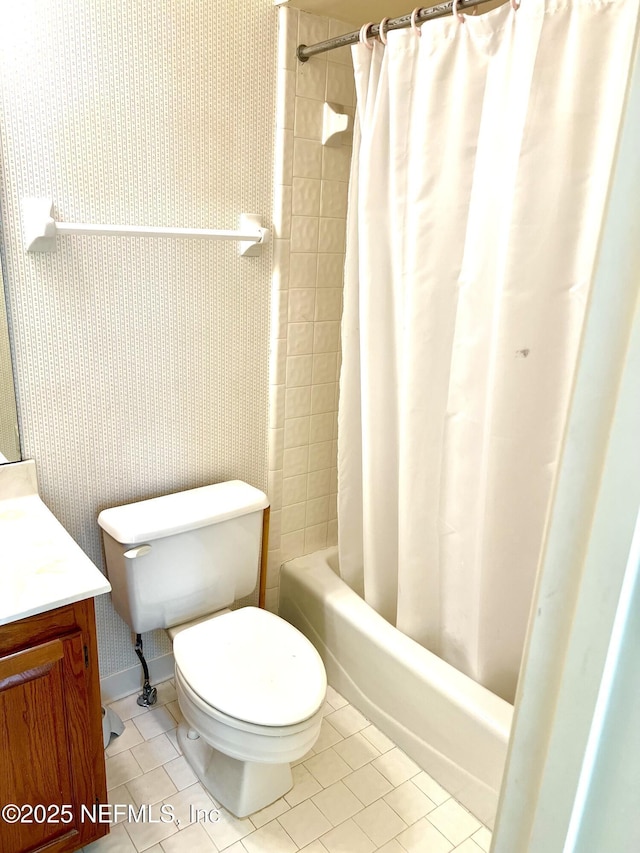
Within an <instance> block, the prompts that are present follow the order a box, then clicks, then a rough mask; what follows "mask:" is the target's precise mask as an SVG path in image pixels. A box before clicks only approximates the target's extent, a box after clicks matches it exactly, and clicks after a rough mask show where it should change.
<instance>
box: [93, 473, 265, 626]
mask: <svg viewBox="0 0 640 853" xmlns="http://www.w3.org/2000/svg"><path fill="white" fill-rule="evenodd" d="M268 505H269V502H268V500H267V497H266V495H265V494H264V493H263V492H261V491H259V490H258V489H255V488H253V486H249V485H248V484H247V483H243V482H241V481H240V480H232V481H230V482H226V483H217V484H215V485H212V486H202V487H201V488H198V489H190V490H189V491H184V492H177V493H175V494H171V495H164V496H162V497H159V498H151V499H150V500H146V501H138V502H137V503H132V504H127V505H125V506H118V507H113V508H111V509H105V510H103V511H102V512H101V513H100V515H99V516H98V524H99V525H100V527H101V528H102V535H103V539H104V548H105V557H106V564H107V574H108V576H109V581H110V582H111V590H112V591H111V597H112V601H113V605H114V607H115V609H116V611H117V612H118V613H119V614H120V616H122V618H123V619H124V621H125V622H126V623H127V624H128V625H129V626H130V627H131V629H132V631H134V633H136V634H143V633H144V632H145V631H151V630H153V629H155V628H170V627H172V626H174V625H179V624H181V623H183V622H188V621H190V620H191V619H197V618H198V617H200V616H206V615H207V614H209V613H215V612H216V611H217V610H222V609H223V608H225V607H228V606H229V605H230V604H232V603H233V602H234V601H236V600H237V599H239V598H243V597H244V596H246V595H249V594H250V593H251V592H252V591H253V590H254V589H255V587H256V584H257V581H258V576H259V571H260V557H261V550H262V528H263V513H264V510H265V509H266V507H267V506H268Z"/></svg>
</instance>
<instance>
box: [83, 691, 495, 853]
mask: <svg viewBox="0 0 640 853" xmlns="http://www.w3.org/2000/svg"><path fill="white" fill-rule="evenodd" d="M135 699H136V697H135V695H132V696H128V697H124V698H123V699H120V700H117V701H116V702H113V703H111V705H110V707H111V708H112V709H113V710H114V711H115V712H116V713H117V714H118V715H119V716H121V718H122V719H123V722H124V723H125V733H124V734H123V736H126V737H127V738H128V740H127V741H126V743H129V742H130V741H131V743H130V745H129V746H128V747H127V748H124V749H122V750H119V749H118V748H117V746H115V744H117V741H114V743H113V744H112V746H115V751H114V749H111V752H109V751H107V778H108V787H109V790H110V791H115V790H117V791H118V795H119V798H120V799H125V793H126V798H127V800H128V801H130V802H131V803H134V804H135V803H140V806H143V805H145V806H146V807H149V808H150V809H151V811H152V813H153V810H154V809H155V810H159V809H160V808H161V807H163V806H164V807H166V806H171V805H176V806H179V807H180V808H182V807H183V805H184V802H185V796H189V797H192V798H196V799H197V798H199V801H200V802H202V803H210V804H211V806H213V798H212V797H210V796H209V795H208V794H207V793H206V792H205V790H204V788H203V787H202V785H201V783H200V782H199V781H198V779H197V778H196V776H195V774H193V772H192V771H191V769H190V768H189V766H188V764H187V763H186V760H184V758H183V756H182V753H181V750H180V749H179V745H178V743H177V741H176V739H175V732H176V726H177V724H178V723H179V722H180V719H179V718H180V712H179V708H178V705H177V696H176V691H175V684H174V682H173V680H169V681H167V682H164V683H163V684H161V685H158V704H157V705H156V706H154V707H153V708H140V707H139V706H137V704H136V701H135ZM170 705H171V708H169V707H168V706H170ZM332 717H333V720H332V719H331V718H332ZM347 742H348V743H347ZM376 742H377V744H378V745H376ZM345 744H346V745H345ZM378 747H381V748H378ZM136 755H137V756H138V758H139V759H140V761H138V760H136ZM180 758H183V763H182V764H180V762H179V759H180ZM140 762H142V764H144V765H146V766H147V769H146V770H145V769H144V767H143V766H142V764H141V763H140ZM172 762H178V765H177V766H176V765H175V764H174V767H173V768H172V769H173V770H174V775H172V773H171V772H169V771H168V770H167V769H166V767H167V765H168V764H170V763H172ZM159 771H162V772H159ZM314 771H315V772H314ZM293 772H294V786H293V788H292V789H291V790H290V791H289V792H288V793H287V794H286V795H285V796H284V797H283V798H281V799H280V800H278V801H277V804H272V805H271V806H267V807H266V809H263V810H262V812H257V813H256V815H255V817H256V821H255V823H254V822H253V821H252V820H251V817H249V818H245V819H244V820H243V821H238V820H237V819H236V818H234V817H233V816H232V815H229V813H228V812H226V811H225V810H224V809H223V808H222V807H220V809H219V811H220V819H219V821H218V822H217V823H215V824H214V823H212V824H200V826H201V827H203V831H204V833H205V834H206V838H205V836H203V835H202V831H201V830H191V827H192V826H194V824H190V825H189V824H188V823H187V822H186V821H185V822H184V823H183V825H181V826H179V827H177V826H175V825H174V824H171V825H169V824H161V823H155V824H154V823H148V824H147V825H144V824H136V823H135V822H132V823H127V822H125V821H121V822H119V823H118V824H117V825H115V826H114V830H116V831H115V832H113V833H112V834H111V835H110V836H106V838H104V839H101V840H100V841H98V842H94V843H93V844H91V845H89V846H88V847H86V848H85V850H86V851H87V853H112V851H116V850H117V851H118V853H119V851H121V850H122V853H182V851H183V850H184V851H186V850H187V849H191V848H190V847H189V845H190V844H191V838H192V836H194V833H195V834H197V835H198V838H199V841H200V842H203V843H204V844H205V846H203V847H198V850H199V851H200V849H202V851H203V853H204V851H205V850H209V851H211V853H219V851H228V853H297V851H299V850H302V848H303V847H304V848H305V849H306V847H307V846H308V845H311V846H310V847H309V851H310V853H325V851H326V853H334V851H335V850H338V849H340V850H344V849H349V851H350V853H375V851H385V853H386V851H395V853H398V851H400V850H402V851H403V853H414V851H415V850H417V849H418V846H416V845H418V844H419V845H420V849H423V845H422V844H421V839H420V838H418V836H419V835H420V834H421V833H426V834H427V835H428V836H429V838H430V844H431V846H432V847H433V850H434V851H436V853H456V851H457V850H458V849H459V848H460V846H461V845H464V847H463V849H462V850H461V851H460V853H472V851H473V850H474V848H477V850H478V851H481V853H482V851H483V850H485V848H486V850H488V849H489V844H490V838H491V835H490V832H489V830H488V829H487V828H486V827H483V825H482V824H481V822H480V821H478V820H477V819H476V818H475V817H474V816H473V815H471V814H470V813H469V812H468V811H467V810H466V809H465V808H464V807H463V806H462V805H461V804H459V803H458V802H457V801H456V800H455V798H453V797H452V796H451V795H450V794H449V793H448V792H446V791H445V790H444V789H443V788H442V787H441V786H440V785H438V783H437V782H435V780H433V779H432V778H431V777H430V776H429V775H428V774H427V773H425V771H423V770H421V768H420V767H419V766H418V765H417V764H415V762H413V761H412V760H411V759H410V758H409V757H408V756H407V755H406V754H405V753H404V752H403V751H402V750H401V749H400V748H399V747H398V746H396V745H395V744H394V743H393V742H392V741H390V740H389V739H388V738H386V736H385V735H383V734H382V733H381V732H380V731H379V730H378V729H377V728H376V727H375V726H374V725H373V724H371V723H370V722H369V720H367V719H366V717H364V715H362V714H361V713H360V712H359V711H358V710H357V709H356V708H354V707H353V706H352V705H350V703H349V702H347V701H346V700H345V699H344V698H343V697H342V696H340V694H338V693H337V692H336V691H335V690H333V689H332V688H329V690H328V693H327V700H326V704H325V710H324V717H323V724H322V729H321V733H320V736H319V738H318V741H317V743H316V746H315V748H314V749H312V750H311V751H310V752H309V753H308V754H307V755H305V756H303V758H302V759H300V761H299V762H297V763H296V764H295V765H294V769H293ZM132 774H133V775H132ZM180 774H182V775H180ZM176 780H177V781H176ZM414 780H420V781H421V782H422V783H423V784H424V785H425V787H426V789H427V791H430V792H431V793H432V795H433V797H436V799H438V802H435V801H434V800H433V799H431V798H430V797H429V795H428V794H427V793H426V792H425V791H423V790H422V788H421V787H420V785H419V784H417V783H416V782H415V781H414ZM182 783H184V784H182ZM178 784H180V787H178ZM131 787H132V788H133V791H132V790H131ZM172 789H173V790H172ZM354 789H355V790H354ZM358 794H359V796H358ZM143 801H144V802H143ZM123 805H124V806H126V805H127V804H126V803H124V804H123ZM263 817H264V818H265V819H264V820H263ZM120 827H122V829H120ZM187 829H190V830H191V831H190V833H189V835H188V836H186V835H183V833H184V832H185V830H187ZM181 838H183V839H184V841H183V842H181ZM110 839H113V841H110ZM323 839H324V841H323ZM394 843H395V846H394ZM123 844H124V845H126V847H124V846H122V845H123ZM471 845H473V846H471Z"/></svg>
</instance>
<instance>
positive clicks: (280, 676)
mask: <svg viewBox="0 0 640 853" xmlns="http://www.w3.org/2000/svg"><path fill="white" fill-rule="evenodd" d="M173 652H174V657H175V661H176V670H177V671H179V673H180V676H181V680H182V681H183V684H184V687H185V688H186V689H188V692H189V693H191V694H192V695H193V694H195V697H198V699H199V700H200V702H201V703H203V704H204V706H205V707H208V708H209V709H211V713H212V715H214V714H215V712H218V714H219V715H220V716H221V717H223V718H226V724H227V725H231V726H233V727H234V728H243V729H244V730H245V731H251V730H252V727H253V726H256V727H257V728H258V729H259V730H260V731H262V729H263V728H265V727H266V728H268V727H276V728H278V729H279V730H280V731H281V732H282V730H283V729H286V728H288V727H296V726H297V724H299V723H304V721H306V720H309V719H310V718H312V717H314V716H315V715H316V714H317V712H318V711H319V710H320V709H321V708H322V706H323V703H324V697H325V693H326V689H327V680H326V674H325V670H324V665H323V663H322V659H321V658H320V655H319V654H318V652H317V651H316V649H315V648H314V647H313V645H312V644H311V643H310V642H309V640H308V639H307V638H306V637H305V636H304V635H303V634H301V633H300V632H299V631H298V630H297V629H296V628H294V627H293V625H290V624H289V623H288V622H285V621H284V619H281V618H280V617H279V616H276V615H274V614H273V613H269V612H268V611H266V610H261V609H259V608H257V607H243V608H240V609H239V610H234V611H231V612H229V613H225V614H223V615H222V616H217V617H215V618H212V619H209V620H206V621H205V622H200V623H199V624H197V625H194V626H193V627H191V628H187V629H185V630H184V631H181V632H180V633H178V634H177V635H176V636H175V638H174V645H173ZM239 723H244V724H245V725H244V726H243V725H239Z"/></svg>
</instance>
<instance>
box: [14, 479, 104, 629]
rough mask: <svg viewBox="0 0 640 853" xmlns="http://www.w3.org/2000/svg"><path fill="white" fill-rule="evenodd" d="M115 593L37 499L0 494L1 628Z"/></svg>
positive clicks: (31, 495)
mask: <svg viewBox="0 0 640 853" xmlns="http://www.w3.org/2000/svg"><path fill="white" fill-rule="evenodd" d="M23 464H24V463H23ZM110 589H111V586H110V584H109V581H108V580H107V579H106V577H105V576H104V575H103V574H102V572H101V571H100V570H99V569H98V568H97V567H96V566H95V565H94V564H93V563H92V562H91V560H90V559H89V558H88V557H87V555H86V554H85V553H84V551H83V550H82V549H81V548H80V547H79V546H78V545H77V544H76V542H75V541H74V540H73V539H72V538H71V536H70V535H69V534H68V533H67V531H66V530H65V529H64V527H63V526H62V525H61V524H60V522H59V521H58V520H57V519H56V517H55V516H54V515H53V513H52V512H51V511H50V510H49V509H48V508H47V507H46V506H45V504H44V503H43V502H42V500H41V499H40V498H39V497H38V495H37V494H28V495H25V494H22V495H20V496H19V497H3V496H2V494H0V625H6V624H7V623H9V622H15V621H17V620H18V619H24V618H25V617H26V616H33V615H34V614H36V613H44V612H45V611H47V610H53V609H54V608H56V607H62V606H63V605H65V604H72V603H73V602H75V601H81V600H82V599H85V598H92V597H93V596H95V595H102V593H104V592H109V591H110Z"/></svg>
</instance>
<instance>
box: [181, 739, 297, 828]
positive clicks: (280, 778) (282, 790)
mask: <svg viewBox="0 0 640 853" xmlns="http://www.w3.org/2000/svg"><path fill="white" fill-rule="evenodd" d="M188 732H189V726H188V725H187V724H186V723H180V725H179V726H178V743H179V744H180V748H181V749H182V752H183V753H184V756H185V758H186V759H187V762H188V763H189V764H190V766H191V769H192V770H193V771H194V773H195V774H196V776H197V777H198V779H200V781H201V782H202V784H203V785H204V787H205V788H206V789H207V791H208V792H209V793H210V794H211V796H212V797H213V798H214V800H215V801H216V802H217V803H219V804H220V805H223V806H224V807H225V808H226V809H227V810H228V811H230V812H231V813H232V814H234V815H235V816H236V817H239V818H242V817H247V816H248V815H250V814H253V813H254V812H257V811H260V809H263V808H265V807H266V806H268V805H270V804H271V803H273V802H275V801H276V800H278V799H279V798H280V797H282V796H283V795H284V794H286V793H287V791H289V790H291V787H292V786H293V777H292V775H291V765H290V764H288V763H285V764H264V763H258V762H257V761H240V760H238V759H237V758H231V757H230V756H229V755H224V754H223V753H222V752H219V751H218V750H217V749H214V748H213V747H212V746H209V744H208V743H207V742H206V741H205V739H204V738H203V737H199V738H197V739H196V740H191V738H189V737H188V734H187V733H188Z"/></svg>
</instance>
